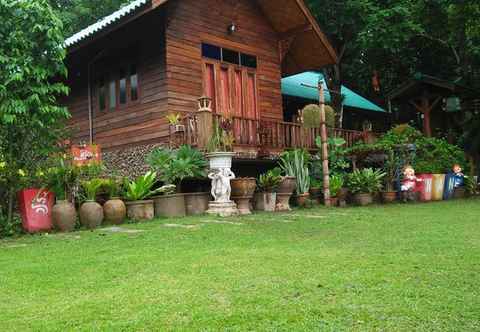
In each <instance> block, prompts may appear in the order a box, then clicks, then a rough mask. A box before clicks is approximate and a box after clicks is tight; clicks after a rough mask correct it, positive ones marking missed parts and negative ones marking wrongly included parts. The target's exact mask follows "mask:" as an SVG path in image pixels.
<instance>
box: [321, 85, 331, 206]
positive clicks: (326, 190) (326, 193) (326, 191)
mask: <svg viewBox="0 0 480 332" xmlns="http://www.w3.org/2000/svg"><path fill="white" fill-rule="evenodd" d="M318 95H319V98H318V99H319V106H320V136H321V139H322V171H323V199H324V201H325V206H330V205H331V202H330V172H329V167H328V136H327V124H326V119H325V91H324V89H323V85H322V82H321V81H319V82H318Z"/></svg>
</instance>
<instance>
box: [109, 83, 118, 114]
mask: <svg viewBox="0 0 480 332" xmlns="http://www.w3.org/2000/svg"><path fill="white" fill-rule="evenodd" d="M108 94H109V106H110V109H111V110H112V109H115V107H117V84H116V82H115V80H113V81H110V84H109V86H108Z"/></svg>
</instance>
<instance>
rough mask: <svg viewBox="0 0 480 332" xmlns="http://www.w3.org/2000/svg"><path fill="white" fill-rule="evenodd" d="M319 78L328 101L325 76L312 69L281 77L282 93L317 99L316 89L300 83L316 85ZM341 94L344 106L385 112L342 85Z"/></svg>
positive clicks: (328, 95) (328, 94) (329, 98)
mask: <svg viewBox="0 0 480 332" xmlns="http://www.w3.org/2000/svg"><path fill="white" fill-rule="evenodd" d="M319 80H320V81H321V82H322V85H323V87H324V88H325V101H326V102H327V103H328V102H330V100H331V97H330V93H329V92H328V90H327V84H326V82H325V78H324V77H323V75H322V74H321V73H318V72H313V71H307V72H304V73H300V74H297V75H292V76H288V77H285V78H283V79H282V94H283V95H287V96H292V97H300V98H305V99H310V100H315V101H318V90H316V89H312V88H310V87H306V86H303V85H302V84H307V85H310V86H317V85H318V81H319ZM342 95H344V96H345V99H344V100H343V105H345V106H348V107H353V108H359V109H364V110H368V111H374V112H385V110H384V109H383V108H381V107H379V106H377V105H375V104H374V103H372V102H371V101H370V100H368V99H366V98H364V97H362V96H360V95H359V94H357V93H355V92H353V91H352V90H350V89H349V88H347V87H345V86H343V85H342Z"/></svg>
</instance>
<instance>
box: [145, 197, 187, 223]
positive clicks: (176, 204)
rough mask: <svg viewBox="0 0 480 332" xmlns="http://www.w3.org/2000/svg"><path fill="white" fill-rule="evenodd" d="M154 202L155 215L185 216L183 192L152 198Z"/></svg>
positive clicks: (168, 216)
mask: <svg viewBox="0 0 480 332" xmlns="http://www.w3.org/2000/svg"><path fill="white" fill-rule="evenodd" d="M153 201H154V203H155V217H157V218H159V217H167V218H175V217H185V216H186V215H187V208H186V206H185V194H173V195H163V196H157V197H154V198H153Z"/></svg>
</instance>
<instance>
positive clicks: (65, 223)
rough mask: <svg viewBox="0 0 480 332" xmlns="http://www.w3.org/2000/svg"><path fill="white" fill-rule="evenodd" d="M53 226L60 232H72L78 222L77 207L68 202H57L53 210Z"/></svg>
mask: <svg viewBox="0 0 480 332" xmlns="http://www.w3.org/2000/svg"><path fill="white" fill-rule="evenodd" d="M52 222H53V226H54V227H55V228H56V229H58V230H59V231H60V232H71V231H73V230H74V229H75V224H76V222H77V211H75V206H74V205H73V204H72V203H70V202H69V201H66V200H61V201H57V204H55V205H54V206H53V208H52Z"/></svg>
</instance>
